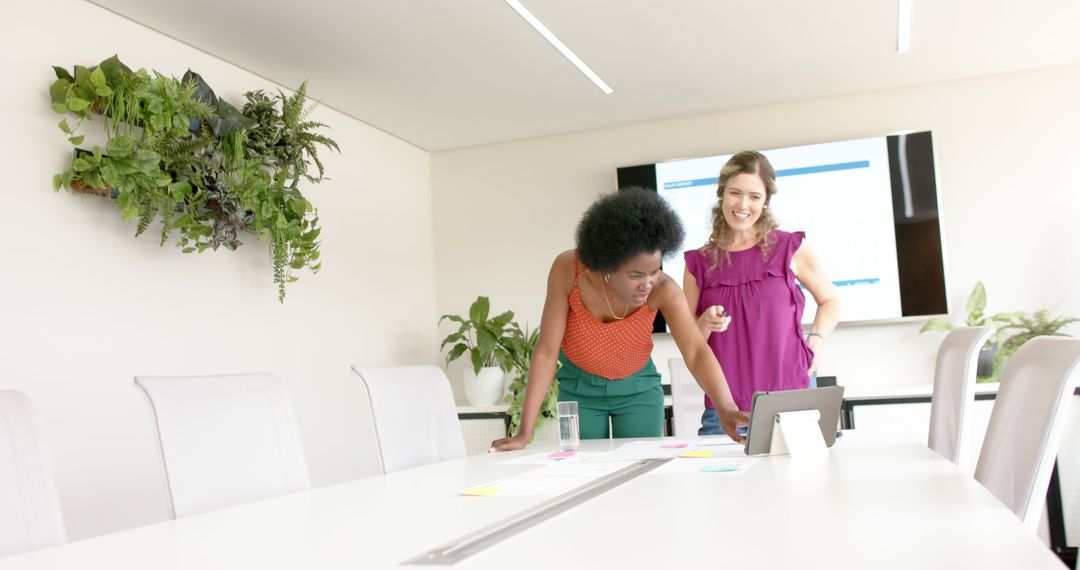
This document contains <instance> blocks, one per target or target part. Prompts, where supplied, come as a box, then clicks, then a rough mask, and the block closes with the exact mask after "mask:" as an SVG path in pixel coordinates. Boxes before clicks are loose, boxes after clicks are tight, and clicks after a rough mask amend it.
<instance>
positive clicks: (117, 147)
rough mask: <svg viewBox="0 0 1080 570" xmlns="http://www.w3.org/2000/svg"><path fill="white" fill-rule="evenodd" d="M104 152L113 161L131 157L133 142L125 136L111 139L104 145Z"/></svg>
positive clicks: (133, 147)
mask: <svg viewBox="0 0 1080 570" xmlns="http://www.w3.org/2000/svg"><path fill="white" fill-rule="evenodd" d="M105 152H107V153H109V156H110V157H112V158H114V159H116V158H124V157H127V156H131V155H132V154H133V153H134V152H135V141H134V140H133V139H132V138H131V137H126V136H118V137H113V138H111V139H109V142H108V144H106V145H105ZM154 162H156V160H154Z"/></svg>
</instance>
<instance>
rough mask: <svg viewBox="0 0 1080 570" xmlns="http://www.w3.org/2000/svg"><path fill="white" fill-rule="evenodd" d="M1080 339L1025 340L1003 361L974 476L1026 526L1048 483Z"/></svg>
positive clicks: (1034, 521) (1033, 521) (1033, 520)
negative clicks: (1003, 367) (995, 397)
mask: <svg viewBox="0 0 1080 570" xmlns="http://www.w3.org/2000/svg"><path fill="white" fill-rule="evenodd" d="M1078 364H1080V339H1075V338H1064V337H1047V336H1041V337H1036V338H1033V339H1031V340H1029V341H1028V342H1027V343H1025V344H1024V346H1021V347H1020V349H1019V350H1017V351H1016V353H1015V354H1013V356H1012V358H1010V359H1009V361H1008V362H1007V363H1006V364H1005V370H1004V371H1003V372H1002V375H1001V386H1000V387H999V388H998V394H997V400H996V401H995V403H994V411H993V412H992V413H991V415H990V425H989V426H988V427H987V429H986V439H984V440H983V446H982V451H981V452H980V454H979V462H978V464H977V465H976V467H975V478H976V479H977V480H978V481H979V482H980V483H982V484H983V485H984V486H985V487H986V488H987V489H989V490H990V492H992V493H993V494H994V495H995V496H996V497H997V498H998V499H1000V500H1001V502H1003V503H1005V505H1007V506H1008V507H1009V508H1010V509H1012V511H1013V512H1014V513H1016V515H1017V516H1018V517H1020V519H1021V520H1022V521H1024V525H1025V526H1027V527H1028V528H1029V529H1030V530H1031V531H1032V532H1034V531H1035V529H1036V527H1037V526H1038V524H1039V515H1040V513H1041V512H1042V511H1041V509H1040V508H1039V507H1040V504H1041V503H1042V502H1043V500H1044V498H1045V497H1046V490H1047V487H1048V486H1049V484H1050V472H1051V471H1052V470H1053V466H1054V460H1055V458H1056V456H1057V450H1058V445H1059V444H1060V443H1061V434H1062V431H1064V430H1063V426H1064V423H1065V419H1066V417H1067V413H1068V409H1069V404H1071V403H1072V399H1073V398H1072V393H1073V390H1074V389H1075V388H1076V384H1077V378H1078V376H1080V369H1078Z"/></svg>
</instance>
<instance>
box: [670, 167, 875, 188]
mask: <svg viewBox="0 0 1080 570" xmlns="http://www.w3.org/2000/svg"><path fill="white" fill-rule="evenodd" d="M854 168H870V161H869V160H856V161H854V162H837V163H835V164H819V165H817V166H803V167H800V168H787V169H784V170H777V171H776V177H777V178H780V177H781V176H799V175H800V174H817V173H820V172H832V171H835V170H852V169H854ZM718 182H720V178H719V177H713V178H695V179H694V180H674V181H672V182H665V183H664V190H673V189H675V188H689V187H691V186H716V184H717V183H718Z"/></svg>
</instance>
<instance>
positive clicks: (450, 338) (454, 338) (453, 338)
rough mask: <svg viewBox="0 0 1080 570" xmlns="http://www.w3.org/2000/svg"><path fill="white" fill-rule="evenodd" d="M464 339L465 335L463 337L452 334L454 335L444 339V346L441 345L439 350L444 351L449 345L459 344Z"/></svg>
mask: <svg viewBox="0 0 1080 570" xmlns="http://www.w3.org/2000/svg"><path fill="white" fill-rule="evenodd" d="M462 338H464V335H461V334H452V335H450V336H448V337H446V338H444V339H443V341H442V344H440V345H439V350H442V349H444V348H446V345H448V344H450V343H452V342H457V341H459V340H461V339H462Z"/></svg>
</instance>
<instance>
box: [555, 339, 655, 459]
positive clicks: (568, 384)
mask: <svg viewBox="0 0 1080 570" xmlns="http://www.w3.org/2000/svg"><path fill="white" fill-rule="evenodd" d="M559 362H560V363H561V364H562V367H561V368H559V371H558V372H557V373H556V374H555V377H556V378H558V379H559V401H560V402H567V401H576V402H577V403H578V416H579V420H578V421H579V424H580V426H581V439H606V438H607V437H610V435H611V434H612V432H614V436H615V437H660V435H661V434H662V433H663V427H664V391H663V389H662V388H661V387H660V373H658V372H657V371H656V366H655V365H653V361H652V359H651V358H650V359H649V361H648V362H646V363H645V366H642V367H641V370H638V371H637V372H635V373H633V374H631V375H630V376H627V377H626V378H622V379H618V380H608V379H607V378H604V377H603V376H596V375H594V374H589V373H588V372H585V371H584V370H582V369H580V368H578V367H577V365H575V364H574V363H573V362H570V359H569V358H567V357H566V355H565V354H562V353H560V354H559ZM609 421H610V426H611V429H610V430H609V429H608V425H609V424H608V422H609Z"/></svg>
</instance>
